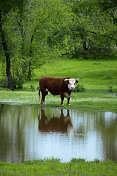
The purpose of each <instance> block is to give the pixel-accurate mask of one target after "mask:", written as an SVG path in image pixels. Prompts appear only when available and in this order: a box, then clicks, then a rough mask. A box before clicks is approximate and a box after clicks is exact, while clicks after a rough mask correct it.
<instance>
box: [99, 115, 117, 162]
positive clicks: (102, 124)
mask: <svg viewBox="0 0 117 176" xmlns="http://www.w3.org/2000/svg"><path fill="white" fill-rule="evenodd" d="M96 127H97V131H98V133H99V134H100V136H101V140H102V144H103V153H104V157H105V159H112V160H117V115H116V114H114V113H109V112H106V113H105V112H100V114H99V116H98V118H96Z"/></svg>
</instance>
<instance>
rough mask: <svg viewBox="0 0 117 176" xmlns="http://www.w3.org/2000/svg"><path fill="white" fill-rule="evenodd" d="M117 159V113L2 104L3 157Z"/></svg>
mask: <svg viewBox="0 0 117 176" xmlns="http://www.w3.org/2000/svg"><path fill="white" fill-rule="evenodd" d="M52 157H54V158H59V159H61V162H68V161H70V160H71V159H72V158H83V159H85V160H88V161H93V160H95V159H99V160H106V159H112V160H116V161H117V114H116V113H112V112H104V111H90V110H88V111H82V110H81V111H77V110H66V109H63V110H61V109H55V108H53V109H49V108H42V109H40V108H39V107H37V106H19V105H7V104H0V160H1V161H9V162H23V161H26V160H39V159H45V158H52Z"/></svg>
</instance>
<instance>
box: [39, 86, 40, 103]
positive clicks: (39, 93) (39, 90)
mask: <svg viewBox="0 0 117 176" xmlns="http://www.w3.org/2000/svg"><path fill="white" fill-rule="evenodd" d="M39 101H40V88H39Z"/></svg>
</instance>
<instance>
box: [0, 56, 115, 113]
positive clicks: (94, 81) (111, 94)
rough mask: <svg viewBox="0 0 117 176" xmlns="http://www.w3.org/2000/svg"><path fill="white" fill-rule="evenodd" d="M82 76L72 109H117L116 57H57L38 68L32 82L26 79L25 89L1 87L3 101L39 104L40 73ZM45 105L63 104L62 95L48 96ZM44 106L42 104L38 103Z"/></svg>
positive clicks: (57, 105)
mask: <svg viewBox="0 0 117 176" xmlns="http://www.w3.org/2000/svg"><path fill="white" fill-rule="evenodd" d="M44 75H45V76H47V75H48V76H54V77H66V76H70V77H73V78H80V81H79V83H78V86H79V88H78V90H79V91H80V92H75V93H72V96H71V106H70V107H68V106H66V100H65V101H64V105H65V106H64V108H71V109H95V110H105V111H114V112H117V61H116V60H97V61H95V60H81V61H79V60H75V59H73V60H69V59H64V60H57V61H54V62H53V63H47V64H45V65H44V66H43V67H41V68H39V69H35V70H34V73H33V77H32V81H29V82H26V83H25V84H24V85H23V89H22V90H15V91H7V90H6V89H0V101H2V102H15V103H24V104H37V105H39V99H38V91H37V90H38V88H39V78H40V77H41V76H44ZM46 104H47V105H46V107H60V97H59V96H56V97H53V96H52V95H50V94H49V95H48V96H47V97H46ZM39 106H41V105H39Z"/></svg>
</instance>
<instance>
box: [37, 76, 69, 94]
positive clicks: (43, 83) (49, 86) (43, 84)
mask: <svg viewBox="0 0 117 176" xmlns="http://www.w3.org/2000/svg"><path fill="white" fill-rule="evenodd" d="M67 78H69V77H67ZM64 79H66V78H55V77H49V76H43V77H41V78H40V81H39V85H40V90H41V91H43V90H48V91H49V92H51V94H53V95H58V94H59V93H60V91H62V90H63V89H64V86H65V85H64V84H65V82H64Z"/></svg>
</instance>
